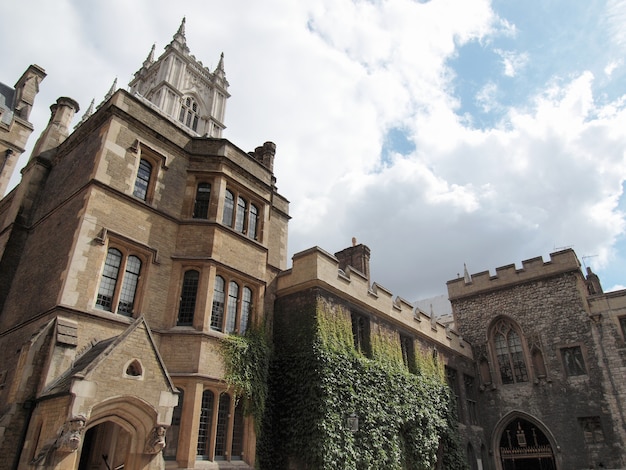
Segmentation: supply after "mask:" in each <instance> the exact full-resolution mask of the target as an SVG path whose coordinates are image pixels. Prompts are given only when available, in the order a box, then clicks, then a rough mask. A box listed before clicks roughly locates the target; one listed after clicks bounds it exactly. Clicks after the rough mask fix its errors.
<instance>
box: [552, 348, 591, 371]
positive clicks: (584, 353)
mask: <svg viewBox="0 0 626 470" xmlns="http://www.w3.org/2000/svg"><path fill="white" fill-rule="evenodd" d="M556 347H557V350H558V351H559V360H560V361H561V368H562V370H563V377H565V378H567V379H576V378H584V377H589V358H588V357H587V348H585V345H584V344H583V343H581V342H576V343H567V344H558V345H556ZM576 349H577V350H578V351H579V352H580V357H581V358H582V360H583V362H582V368H583V369H584V371H582V372H581V373H574V374H570V372H569V371H568V367H567V365H566V363H565V361H566V359H565V351H566V350H576Z"/></svg>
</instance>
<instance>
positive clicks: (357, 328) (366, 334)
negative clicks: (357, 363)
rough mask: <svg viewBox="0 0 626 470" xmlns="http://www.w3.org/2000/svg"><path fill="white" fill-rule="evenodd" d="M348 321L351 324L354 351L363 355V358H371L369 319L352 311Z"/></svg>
mask: <svg viewBox="0 0 626 470" xmlns="http://www.w3.org/2000/svg"><path fill="white" fill-rule="evenodd" d="M350 321H351V324H352V340H353V343H354V349H355V350H356V351H357V352H358V353H360V354H363V355H364V356H365V357H369V358H371V357H372V322H371V320H370V317H369V316H367V315H365V314H363V313H360V312H355V311H352V312H350Z"/></svg>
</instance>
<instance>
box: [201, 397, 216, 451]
mask: <svg viewBox="0 0 626 470" xmlns="http://www.w3.org/2000/svg"><path fill="white" fill-rule="evenodd" d="M213 401H214V399H213V392H211V391H209V390H205V391H204V392H203V393H202V405H201V407H200V427H199V428H198V447H197V454H198V457H199V458H203V459H208V458H209V457H210V456H209V449H210V447H211V446H210V444H211V441H210V439H211V420H212V418H213Z"/></svg>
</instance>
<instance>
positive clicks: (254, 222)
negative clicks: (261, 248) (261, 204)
mask: <svg viewBox="0 0 626 470" xmlns="http://www.w3.org/2000/svg"><path fill="white" fill-rule="evenodd" d="M258 224H259V209H258V208H257V207H256V206H255V205H254V204H250V214H249V218H248V237H250V238H252V239H253V240H256V231H257V227H258Z"/></svg>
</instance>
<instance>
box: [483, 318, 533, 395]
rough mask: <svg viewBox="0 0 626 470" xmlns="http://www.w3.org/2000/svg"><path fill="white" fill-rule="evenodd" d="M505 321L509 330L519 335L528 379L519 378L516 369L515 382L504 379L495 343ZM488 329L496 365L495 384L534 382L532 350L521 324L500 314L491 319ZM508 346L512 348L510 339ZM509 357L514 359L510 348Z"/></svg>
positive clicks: (492, 359)
mask: <svg viewBox="0 0 626 470" xmlns="http://www.w3.org/2000/svg"><path fill="white" fill-rule="evenodd" d="M503 323H505V324H507V326H508V328H509V330H510V331H513V332H515V333H516V334H517V336H518V337H519V341H520V347H521V351H519V352H520V353H521V359H522V360H523V362H524V364H523V365H524V368H525V371H526V380H518V378H517V376H516V374H515V372H514V371H512V378H513V382H510V383H509V382H507V383H505V382H504V381H503V380H502V371H501V368H500V361H499V359H498V353H497V349H496V344H495V336H496V334H497V333H498V331H499V330H500V325H501V324H503ZM487 331H488V339H489V341H488V343H489V355H490V356H491V361H492V363H493V365H494V372H495V373H494V374H493V375H492V380H493V381H494V384H495V383H497V384H499V385H516V384H523V383H528V382H532V380H533V377H532V374H533V372H532V367H531V365H532V361H531V356H530V351H529V350H528V345H527V344H526V335H524V332H523V330H522V328H521V326H520V325H519V324H518V323H517V322H516V321H515V320H514V319H513V318H511V317H509V316H507V315H498V316H497V317H495V318H494V319H493V320H492V321H491V323H490V324H489V328H488V330H487ZM507 348H510V344H509V343H508V341H507ZM508 357H509V361H512V359H511V352H510V350H509V352H508ZM510 365H512V363H510Z"/></svg>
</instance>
